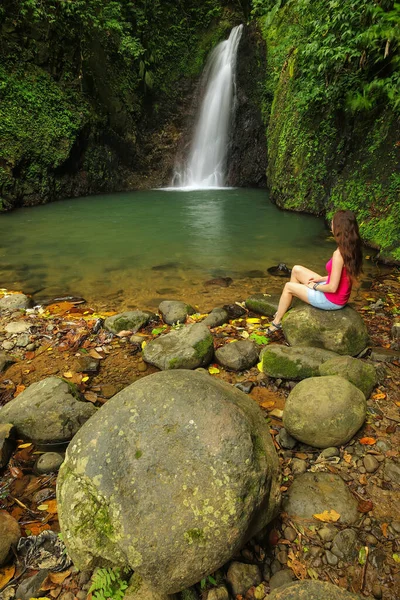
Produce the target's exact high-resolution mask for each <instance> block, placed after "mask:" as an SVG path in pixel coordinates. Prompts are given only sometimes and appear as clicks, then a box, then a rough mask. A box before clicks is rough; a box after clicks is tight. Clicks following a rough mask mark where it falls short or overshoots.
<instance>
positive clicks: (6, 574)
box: [0, 565, 15, 590]
mask: <svg viewBox="0 0 400 600" xmlns="http://www.w3.org/2000/svg"><path fill="white" fill-rule="evenodd" d="M14 573H15V565H11V566H9V567H2V568H1V569H0V590H1V589H2V588H3V587H4V586H6V585H7V583H8V582H9V581H11V579H12V578H13V577H14Z"/></svg>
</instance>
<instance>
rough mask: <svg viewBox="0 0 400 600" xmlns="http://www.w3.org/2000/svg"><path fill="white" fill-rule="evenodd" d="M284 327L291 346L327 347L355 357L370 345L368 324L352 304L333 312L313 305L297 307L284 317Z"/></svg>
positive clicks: (338, 352) (326, 348)
mask: <svg viewBox="0 0 400 600" xmlns="http://www.w3.org/2000/svg"><path fill="white" fill-rule="evenodd" d="M282 327H283V332H284V334H285V337H286V339H287V341H288V342H289V344H290V345H291V346H311V347H315V348H325V350H332V352H336V353H337V354H348V355H350V356H355V355H356V354H359V353H360V352H361V351H362V350H364V349H365V348H366V346H367V345H368V339H369V336H368V331H367V328H366V326H365V323H364V321H363V319H362V317H361V316H360V315H359V314H358V312H357V311H355V310H354V309H353V308H351V307H350V306H345V307H344V308H341V309H340V310H332V311H327V310H319V309H318V308H314V307H313V306H309V305H304V306H300V307H298V308H293V309H292V310H291V311H289V312H288V313H287V315H286V316H285V318H284V319H283V321H282Z"/></svg>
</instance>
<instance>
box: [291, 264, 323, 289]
mask: <svg viewBox="0 0 400 600" xmlns="http://www.w3.org/2000/svg"><path fill="white" fill-rule="evenodd" d="M310 279H321V275H318V273H315V271H311V269H307V267H302V266H301V265H294V267H293V269H292V274H291V276H290V281H291V282H292V283H304V284H305V285H307V283H308V282H309V281H310Z"/></svg>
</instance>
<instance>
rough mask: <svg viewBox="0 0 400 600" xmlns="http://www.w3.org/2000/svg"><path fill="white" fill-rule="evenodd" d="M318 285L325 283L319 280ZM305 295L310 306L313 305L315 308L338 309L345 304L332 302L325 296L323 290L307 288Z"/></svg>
mask: <svg viewBox="0 0 400 600" xmlns="http://www.w3.org/2000/svg"><path fill="white" fill-rule="evenodd" d="M318 285H325V282H323V281H321V283H319V284H318ZM307 297H308V301H309V303H310V304H311V306H315V308H322V310H339V308H343V307H344V306H345V305H344V304H343V305H342V304H334V303H333V302H331V301H330V300H328V298H327V297H326V296H325V294H324V292H321V291H320V290H313V289H312V288H308V289H307Z"/></svg>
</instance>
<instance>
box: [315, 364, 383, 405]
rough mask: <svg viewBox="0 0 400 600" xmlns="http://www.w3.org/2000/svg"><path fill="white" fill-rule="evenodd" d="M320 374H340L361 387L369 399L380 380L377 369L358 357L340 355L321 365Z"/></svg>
mask: <svg viewBox="0 0 400 600" xmlns="http://www.w3.org/2000/svg"><path fill="white" fill-rule="evenodd" d="M319 373H320V375H340V376H341V377H344V378H345V379H347V380H348V381H350V382H351V383H352V384H353V385H355V386H356V387H358V389H360V390H361V391H362V392H363V394H364V396H365V397H366V398H367V399H368V398H369V397H370V395H371V393H372V390H373V389H374V387H375V386H376V384H377V382H378V378H377V374H376V369H375V367H374V366H373V365H371V364H368V363H366V362H364V361H362V360H359V359H357V358H351V357H350V356H338V357H336V358H332V359H331V360H327V361H326V362H325V363H323V364H322V365H320V367H319Z"/></svg>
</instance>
